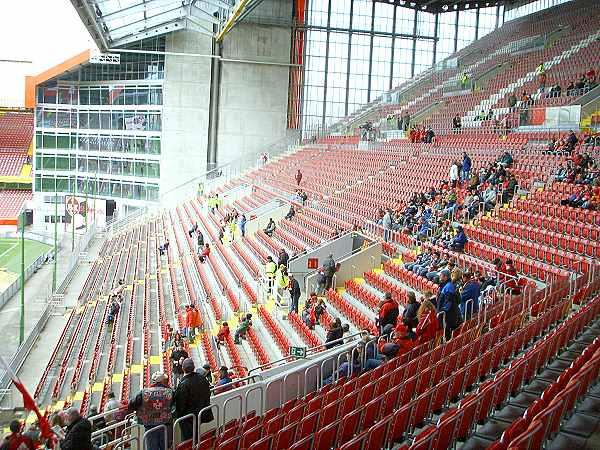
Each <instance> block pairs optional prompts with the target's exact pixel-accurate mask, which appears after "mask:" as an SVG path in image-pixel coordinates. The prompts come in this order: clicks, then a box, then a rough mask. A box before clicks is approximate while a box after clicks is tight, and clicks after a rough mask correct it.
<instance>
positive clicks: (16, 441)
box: [0, 420, 35, 450]
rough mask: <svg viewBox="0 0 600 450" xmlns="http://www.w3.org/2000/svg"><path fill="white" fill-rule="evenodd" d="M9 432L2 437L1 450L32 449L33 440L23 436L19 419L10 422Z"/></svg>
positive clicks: (33, 447)
mask: <svg viewBox="0 0 600 450" xmlns="http://www.w3.org/2000/svg"><path fill="white" fill-rule="evenodd" d="M9 428H10V432H11V434H9V435H8V436H6V437H5V438H4V442H3V443H2V445H1V446H0V448H2V449H3V450H4V449H5V450H34V449H35V445H34V443H33V441H32V440H31V439H30V438H28V437H27V436H23V435H22V434H21V431H22V429H23V424H22V423H21V421H20V420H13V421H12V422H11V423H10V426H9Z"/></svg>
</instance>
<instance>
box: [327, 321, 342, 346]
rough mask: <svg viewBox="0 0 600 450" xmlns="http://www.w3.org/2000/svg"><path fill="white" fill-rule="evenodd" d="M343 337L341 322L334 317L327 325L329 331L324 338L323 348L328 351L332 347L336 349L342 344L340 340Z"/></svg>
mask: <svg viewBox="0 0 600 450" xmlns="http://www.w3.org/2000/svg"><path fill="white" fill-rule="evenodd" d="M343 336H344V328H343V326H342V322H341V320H340V319H339V318H338V317H336V318H335V319H334V320H333V321H332V322H331V323H330V324H329V330H328V331H327V336H326V337H325V348H326V349H328V350H329V349H331V348H333V347H337V346H338V345H342V344H343V343H344V341H343V340H342V337H343Z"/></svg>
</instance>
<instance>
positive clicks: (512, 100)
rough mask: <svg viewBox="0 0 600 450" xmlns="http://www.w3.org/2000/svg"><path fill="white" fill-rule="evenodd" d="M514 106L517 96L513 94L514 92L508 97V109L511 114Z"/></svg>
mask: <svg viewBox="0 0 600 450" xmlns="http://www.w3.org/2000/svg"><path fill="white" fill-rule="evenodd" d="M516 105H517V96H516V95H515V94H514V92H511V94H510V95H509V96H508V107H509V108H510V110H511V112H512V111H513V109H514V107H515V106H516Z"/></svg>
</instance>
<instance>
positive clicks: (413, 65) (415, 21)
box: [410, 9, 418, 78]
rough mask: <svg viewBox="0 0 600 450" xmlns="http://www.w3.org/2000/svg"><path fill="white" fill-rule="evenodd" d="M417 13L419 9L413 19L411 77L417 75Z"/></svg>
mask: <svg viewBox="0 0 600 450" xmlns="http://www.w3.org/2000/svg"><path fill="white" fill-rule="evenodd" d="M417 13H418V11H417V10H416V9H415V16H414V19H413V48H412V60H411V63H410V76H411V78H412V77H414V76H415V58H416V56H417Z"/></svg>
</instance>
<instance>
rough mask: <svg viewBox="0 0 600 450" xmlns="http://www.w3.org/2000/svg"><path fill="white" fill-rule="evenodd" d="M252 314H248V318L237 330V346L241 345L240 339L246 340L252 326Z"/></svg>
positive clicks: (235, 337) (235, 338) (243, 320)
mask: <svg viewBox="0 0 600 450" xmlns="http://www.w3.org/2000/svg"><path fill="white" fill-rule="evenodd" d="M251 319H252V314H250V313H248V314H246V317H244V318H243V319H242V320H241V321H240V323H239V324H238V327H237V329H236V330H235V335H234V340H233V342H234V343H235V344H238V345H239V344H241V341H240V338H242V339H246V333H247V332H248V329H249V328H250V327H251V326H252V320H251Z"/></svg>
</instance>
